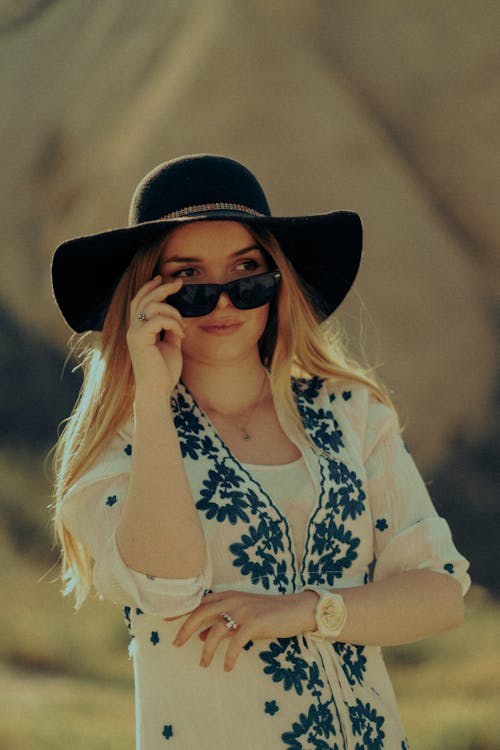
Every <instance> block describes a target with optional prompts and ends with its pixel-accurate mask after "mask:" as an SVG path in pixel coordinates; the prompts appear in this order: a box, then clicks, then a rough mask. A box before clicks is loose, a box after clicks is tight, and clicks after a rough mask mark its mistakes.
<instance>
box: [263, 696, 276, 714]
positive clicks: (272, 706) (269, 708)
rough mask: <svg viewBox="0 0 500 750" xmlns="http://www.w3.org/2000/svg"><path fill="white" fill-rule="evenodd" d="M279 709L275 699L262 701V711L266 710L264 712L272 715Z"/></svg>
mask: <svg viewBox="0 0 500 750" xmlns="http://www.w3.org/2000/svg"><path fill="white" fill-rule="evenodd" d="M279 710H280V709H279V706H278V704H277V703H276V701H275V700H272V701H266V702H265V703H264V711H265V712H266V714H269V715H270V716H274V714H275V713H277V711H279Z"/></svg>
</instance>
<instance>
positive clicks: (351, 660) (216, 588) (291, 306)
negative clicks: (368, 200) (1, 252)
mask: <svg viewBox="0 0 500 750" xmlns="http://www.w3.org/2000/svg"><path fill="white" fill-rule="evenodd" d="M360 253H361V228H360V222H359V218H358V216H357V215H356V214H353V213H349V212H338V211H337V212H333V213H330V214H325V215H322V216H309V217H295V218H292V219H289V218H275V217H271V215H270V211H269V207H268V205H267V201H266V198H265V196H264V193H263V192H262V189H261V188H260V186H259V184H258V182H257V181H256V179H255V178H254V177H253V175H251V174H250V172H248V170H246V169H245V168H244V167H243V166H242V165H240V164H238V163H237V162H234V161H232V160H230V159H226V158H223V157H216V156H208V155H198V156H192V157H182V158H180V159H176V160H173V161H171V162H167V163H165V164H162V165H160V166H159V167H157V168H156V169H155V170H153V171H152V172H151V173H150V174H148V175H147V176H146V177H145V178H144V180H143V181H142V183H141V184H140V185H139V187H138V189H137V190H136V193H135V195H134V198H133V201H132V208H131V216H130V223H129V227H127V228H125V229H118V230H113V231H111V232H106V233H104V234H101V235H96V236H92V237H85V238H80V239H76V240H72V241H70V242H68V243H64V244H63V245H62V246H61V247H59V248H58V250H57V251H56V255H55V257H54V263H53V281H54V292H55V296H56V299H57V302H58V304H59V306H60V308H61V311H62V313H63V315H64V316H65V318H66V320H67V322H68V323H69V325H70V326H71V327H72V328H73V329H74V330H75V331H79V332H82V331H88V330H93V331H102V332H101V333H100V334H99V335H98V337H97V338H96V341H95V343H93V344H92V345H89V348H88V351H87V355H86V377H85V383H84V386H83V389H82V393H81V396H80V399H79V402H78V404H77V406H76V408H75V411H74V413H73V415H72V416H71V418H70V419H69V421H68V423H67V425H66V428H65V431H64V433H63V435H62V437H61V439H60V443H59V446H58V454H57V458H58V460H57V469H58V483H57V493H56V494H57V503H56V516H55V522H56V527H57V529H58V532H59V534H60V538H61V542H62V546H63V560H64V569H65V578H66V583H67V590H70V589H73V590H74V591H75V593H76V597H77V604H78V605H79V604H80V603H81V602H82V601H83V599H84V598H85V596H86V594H87V592H88V590H89V587H90V579H91V560H92V559H93V561H94V562H93V582H94V584H95V587H96V589H97V591H98V592H100V593H101V594H102V596H105V597H108V598H110V599H111V600H113V601H115V602H119V603H121V604H123V605H124V607H125V617H126V621H127V625H128V627H129V629H130V631H131V634H132V641H131V649H130V650H131V654H132V656H133V659H134V667H135V678H136V697H137V746H138V747H140V748H143V749H145V750H155V749H156V748H163V747H165V746H171V747H172V748H174V747H177V748H184V749H185V750H188V749H189V750H191V749H193V748H200V750H211V749H213V750H215V749H216V750H224V748H227V749H229V748H231V749H232V748H239V749H240V750H253V749H254V748H258V749H259V750H277V749H278V748H284V749H285V748H286V749H287V750H299V748H303V749H304V750H305V749H306V748H307V749H308V750H309V749H312V748H321V749H323V750H326V749H327V748H332V749H333V748H335V749H336V750H344V749H345V750H351V749H352V750H354V749H355V750H361V748H371V749H372V750H379V749H382V748H384V749H387V748H389V749H390V750H394V749H395V748H397V749H398V750H400V749H401V748H407V747H408V745H407V742H406V739H405V736H404V730H403V728H402V726H401V722H400V719H399V716H398V712H397V708H396V704H395V699H394V694H393V691H392V687H391V684H390V681H389V678H388V675H387V672H386V669H385V666H384V663H383V660H382V656H381V651H380V647H381V646H386V645H391V644H401V643H408V642H411V641H415V640H418V639H421V638H424V637H426V636H429V635H432V634H433V633H437V632H440V631H442V630H444V629H447V628H451V627H454V626H456V625H458V624H459V623H460V622H461V620H462V616H463V605H462V595H463V593H465V591H466V590H467V588H468V585H469V578H468V575H467V567H468V566H467V562H466V561H465V560H464V558H463V557H461V556H460V554H459V553H458V552H457V550H456V549H455V547H454V545H453V542H452V540H451V536H450V532H449V528H448V526H447V524H446V522H445V521H444V520H443V519H441V518H439V517H438V516H437V514H436V511H435V510H434V508H433V506H432V503H431V500H430V498H429V496H428V494H427V491H426V489H425V486H424V484H423V482H422V480H421V478H420V476H419V474H418V472H417V470H416V469H415V466H414V464H413V462H412V459H411V458H410V456H409V455H408V453H407V451H406V450H405V448H404V445H403V443H402V441H401V438H400V436H399V430H398V423H397V418H396V416H395V413H394V410H393V407H392V404H391V402H390V400H389V398H388V396H387V395H386V394H385V393H384V391H383V390H382V389H381V388H380V387H379V386H378V385H377V384H376V383H375V382H374V381H373V380H372V379H371V378H370V377H368V375H367V374H366V373H365V372H363V371H362V370H361V369H360V368H358V367H355V366H354V365H352V364H350V363H349V362H348V361H347V359H346V357H345V356H344V354H343V353H342V349H341V347H340V344H339V343H338V341H336V340H332V338H331V336H327V333H326V330H325V329H324V326H322V325H321V322H322V321H323V320H325V318H326V317H327V316H328V315H330V314H331V313H332V312H333V311H334V310H335V309H336V308H337V306H338V305H339V304H340V302H341V301H342V299H343V297H344V296H345V294H346V293H347V291H348V290H349V288H350V286H351V285H352V283H353V280H354V278H355V276H356V272H357V269H358V265H359V259H360Z"/></svg>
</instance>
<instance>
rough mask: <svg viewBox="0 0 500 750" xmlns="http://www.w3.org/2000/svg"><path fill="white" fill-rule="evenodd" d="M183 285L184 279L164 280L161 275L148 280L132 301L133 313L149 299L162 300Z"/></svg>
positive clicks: (131, 308)
mask: <svg viewBox="0 0 500 750" xmlns="http://www.w3.org/2000/svg"><path fill="white" fill-rule="evenodd" d="M181 286H182V279H174V280H173V281H167V282H163V281H162V278H161V276H155V278H154V279H151V281H148V282H147V283H146V284H144V286H143V287H141V288H140V289H139V291H138V292H137V294H136V295H135V297H134V298H133V299H132V300H131V302H130V310H131V313H132V311H133V312H137V310H140V309H141V306H144V305H145V304H146V303H147V302H148V301H149V300H155V301H157V302H161V301H162V300H164V299H166V298H167V297H169V296H170V295H171V294H175V293H176V292H178V291H179V289H180V288H181Z"/></svg>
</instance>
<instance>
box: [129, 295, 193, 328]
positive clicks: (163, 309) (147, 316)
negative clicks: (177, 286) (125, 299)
mask: <svg viewBox="0 0 500 750" xmlns="http://www.w3.org/2000/svg"><path fill="white" fill-rule="evenodd" d="M141 312H142V313H143V315H144V319H143V320H142V321H141V322H144V320H151V319H152V318H154V317H155V315H169V316H170V317H172V318H174V319H175V320H176V321H177V322H178V323H179V324H180V325H181V327H182V328H184V327H185V325H186V324H185V323H184V320H183V318H182V315H181V314H180V312H179V311H178V310H176V309H175V307H172V305H169V304H167V303H166V302H155V301H152V300H148V301H147V302H145V304H144V305H143V306H142V307H141ZM135 317H136V320H139V318H138V314H137V315H136V316H135Z"/></svg>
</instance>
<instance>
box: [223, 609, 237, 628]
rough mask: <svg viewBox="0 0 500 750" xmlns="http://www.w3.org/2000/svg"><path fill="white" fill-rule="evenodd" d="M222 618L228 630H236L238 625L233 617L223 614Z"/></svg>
mask: <svg viewBox="0 0 500 750" xmlns="http://www.w3.org/2000/svg"><path fill="white" fill-rule="evenodd" d="M220 616H221V617H222V619H223V620H224V625H225V626H226V628H227V629H228V630H236V628H237V627H238V624H237V623H236V622H235V621H234V620H233V618H232V617H231V615H228V614H227V612H221V615H220Z"/></svg>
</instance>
